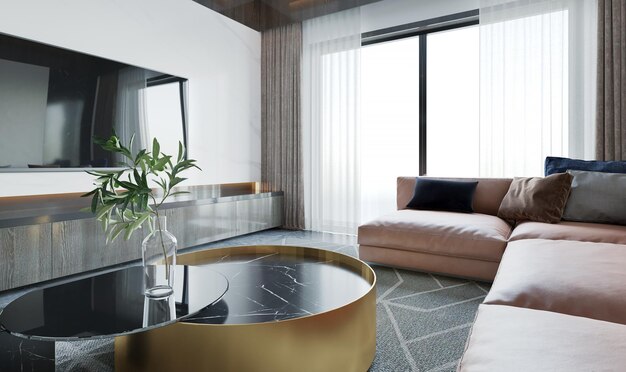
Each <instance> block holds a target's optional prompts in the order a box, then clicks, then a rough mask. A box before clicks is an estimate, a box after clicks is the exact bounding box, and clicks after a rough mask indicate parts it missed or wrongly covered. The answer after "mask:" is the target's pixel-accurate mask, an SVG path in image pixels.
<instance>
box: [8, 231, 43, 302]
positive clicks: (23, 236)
mask: <svg viewBox="0 0 626 372" xmlns="http://www.w3.org/2000/svg"><path fill="white" fill-rule="evenodd" d="M51 248H52V233H51V224H49V223H46V224H41V225H29V226H18V227H9V228H4V229H0V290H5V289H10V288H15V287H20V286H23V285H27V284H32V283H37V282H40V281H43V280H48V279H51V278H52V256H51Z"/></svg>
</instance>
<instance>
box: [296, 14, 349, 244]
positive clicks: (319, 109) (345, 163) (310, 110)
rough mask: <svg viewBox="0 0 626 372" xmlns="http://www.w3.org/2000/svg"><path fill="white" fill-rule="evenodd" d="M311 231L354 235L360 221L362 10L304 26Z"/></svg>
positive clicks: (305, 149) (307, 201)
mask: <svg viewBox="0 0 626 372" xmlns="http://www.w3.org/2000/svg"><path fill="white" fill-rule="evenodd" d="M302 44H303V51H302V129H303V132H302V140H303V146H302V148H303V160H304V162H303V170H304V174H303V178H304V194H305V225H306V228H307V229H311V230H315V231H327V232H335V233H349V234H354V233H356V228H357V226H358V224H359V218H360V205H359V204H360V176H359V168H360V164H359V151H360V150H359V125H358V123H359V110H360V108H359V92H360V87H359V77H360V51H359V50H360V47H361V25H360V10H359V9H358V8H356V9H351V10H347V11H343V12H339V13H334V14H330V15H327V16H323V17H318V18H314V19H311V20H307V21H305V22H303V24H302Z"/></svg>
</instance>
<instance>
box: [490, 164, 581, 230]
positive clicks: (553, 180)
mask: <svg viewBox="0 0 626 372" xmlns="http://www.w3.org/2000/svg"><path fill="white" fill-rule="evenodd" d="M572 179H573V176H572V175H571V174H568V173H557V174H553V175H550V176H548V177H545V178H541V177H530V178H525V177H515V178H514V179H513V182H511V186H510V187H509V191H508V192H507V193H506V195H505V196H504V200H502V204H500V209H499V210H498V217H500V218H502V219H505V220H511V221H536V222H547V223H557V222H559V221H560V220H561V217H562V216H563V211H564V210H565V204H566V203H567V197H568V196H569V192H570V188H571V185H572Z"/></svg>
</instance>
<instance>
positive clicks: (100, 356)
mask: <svg viewBox="0 0 626 372" xmlns="http://www.w3.org/2000/svg"><path fill="white" fill-rule="evenodd" d="M258 244H272V245H295V246H305V247H307V246H309V247H316V248H324V249H328V250H332V251H337V252H340V253H344V254H347V255H351V256H357V255H358V253H357V244H356V237H354V236H350V235H339V234H328V233H319V232H311V231H287V230H280V229H275V230H268V231H264V232H260V233H255V234H250V235H246V236H242V237H236V238H232V239H227V240H224V241H220V242H216V243H212V244H208V245H204V246H201V247H197V248H195V249H191V250H185V252H189V251H193V250H203V249H210V248H217V247H224V246H237V245H258ZM373 267H374V270H375V271H376V274H377V352H376V357H375V360H374V363H373V364H372V366H371V368H370V371H371V372H392V371H393V372H401V371H433V372H434V371H454V370H456V365H457V363H458V360H459V358H460V356H461V354H462V352H463V349H464V345H465V341H466V339H467V335H468V333H469V330H470V327H471V325H472V323H473V320H474V317H475V313H476V310H477V308H478V305H479V304H480V303H481V302H482V301H483V299H484V297H485V295H486V293H487V292H488V290H489V285H488V284H486V283H480V282H473V281H468V280H463V279H456V278H449V277H445V276H440V275H432V274H426V273H419V272H414V271H407V270H400V269H395V268H387V267H382V266H373ZM26 290H28V289H26ZM24 291H25V290H20V291H12V292H4V293H0V308H2V307H4V306H5V305H6V304H7V303H9V302H10V301H11V300H13V299H14V298H16V297H17V296H19V295H21V294H22V293H24ZM56 354H57V371H76V370H79V371H112V370H113V355H112V342H110V341H104V342H103V341H97V342H96V341H92V342H61V343H57V346H56Z"/></svg>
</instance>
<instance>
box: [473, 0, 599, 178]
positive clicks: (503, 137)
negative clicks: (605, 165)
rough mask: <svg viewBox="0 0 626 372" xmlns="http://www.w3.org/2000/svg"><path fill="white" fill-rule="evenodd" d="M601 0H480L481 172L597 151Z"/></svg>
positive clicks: (537, 165) (524, 168)
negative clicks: (598, 16) (597, 43)
mask: <svg viewBox="0 0 626 372" xmlns="http://www.w3.org/2000/svg"><path fill="white" fill-rule="evenodd" d="M595 27H596V14H595V1H594V0H515V1H510V0H481V1H480V175H481V176H491V177H510V176H539V175H542V174H543V162H544V159H545V157H546V156H570V157H577V158H592V157H593V156H594V149H593V146H594V145H593V144H594V138H593V136H594V113H595V108H594V107H595V98H594V97H595V94H594V92H595V50H596V48H595V34H596V28H595Z"/></svg>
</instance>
